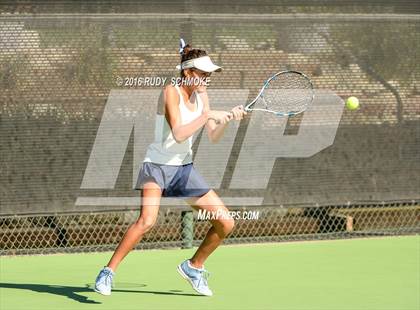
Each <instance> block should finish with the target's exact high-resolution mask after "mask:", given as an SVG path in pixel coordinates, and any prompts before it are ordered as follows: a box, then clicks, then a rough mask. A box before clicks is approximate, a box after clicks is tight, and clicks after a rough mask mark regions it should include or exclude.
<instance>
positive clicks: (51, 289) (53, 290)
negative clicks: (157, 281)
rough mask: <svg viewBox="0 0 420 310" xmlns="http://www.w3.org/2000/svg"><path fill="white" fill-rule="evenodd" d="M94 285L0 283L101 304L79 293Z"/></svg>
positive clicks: (186, 294)
mask: <svg viewBox="0 0 420 310" xmlns="http://www.w3.org/2000/svg"><path fill="white" fill-rule="evenodd" d="M136 286H137V287H139V286H142V287H144V286H146V285H145V284H138V285H136ZM92 287H93V286H92V285H89V284H86V285H85V287H80V286H62V285H48V284H17V283H0V288H10V289H19V290H30V291H34V292H37V293H49V294H54V295H61V296H65V297H68V298H70V299H73V300H75V301H78V302H80V303H84V304H101V302H98V301H95V300H92V299H89V297H86V296H83V295H80V294H77V293H92V292H93V289H92ZM112 292H113V293H140V294H156V295H178V296H192V297H202V296H201V295H197V294H188V293H182V291H180V290H169V291H147V290H125V289H113V290H112Z"/></svg>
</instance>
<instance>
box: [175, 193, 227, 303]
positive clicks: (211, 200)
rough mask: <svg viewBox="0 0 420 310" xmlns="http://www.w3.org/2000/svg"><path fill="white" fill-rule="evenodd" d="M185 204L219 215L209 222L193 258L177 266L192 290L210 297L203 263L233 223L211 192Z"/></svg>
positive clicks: (217, 197)
mask: <svg viewBox="0 0 420 310" xmlns="http://www.w3.org/2000/svg"><path fill="white" fill-rule="evenodd" d="M187 202H188V203H189V204H190V205H191V206H192V207H193V208H194V209H196V210H204V211H206V212H215V214H216V215H221V216H220V217H218V218H216V219H214V220H211V223H212V227H211V228H210V229H209V231H208V232H207V235H206V237H205V238H204V240H203V242H202V243H201V244H200V246H199V248H198V249H197V251H196V252H195V254H194V256H193V257H192V258H191V259H187V260H185V261H184V262H182V263H181V264H180V265H179V266H178V272H179V273H180V274H181V275H182V276H183V277H184V278H185V279H186V280H187V281H188V282H189V283H190V284H191V286H192V287H193V289H194V290H196V291H197V292H198V293H200V294H202V295H206V296H211V295H213V292H212V291H211V290H210V288H209V286H208V284H207V277H208V272H207V270H205V269H204V261H205V260H206V259H207V258H208V257H209V255H210V254H211V253H212V252H213V251H214V250H215V249H216V248H217V247H218V246H219V245H220V244H221V243H222V241H223V239H225V238H226V236H227V235H228V234H229V233H230V232H231V231H232V229H233V225H234V221H233V219H232V217H230V216H229V214H228V213H227V212H228V209H227V208H226V207H225V205H224V204H223V202H222V201H221V199H220V198H219V196H217V194H216V193H215V192H214V191H213V190H210V191H209V192H207V194H205V195H204V196H202V197H199V198H189V199H187Z"/></svg>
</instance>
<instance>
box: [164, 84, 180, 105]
mask: <svg viewBox="0 0 420 310" xmlns="http://www.w3.org/2000/svg"><path fill="white" fill-rule="evenodd" d="M163 95H164V98H165V103H166V104H178V103H179V96H178V92H177V90H176V89H175V86H173V85H167V86H165V88H164V89H163Z"/></svg>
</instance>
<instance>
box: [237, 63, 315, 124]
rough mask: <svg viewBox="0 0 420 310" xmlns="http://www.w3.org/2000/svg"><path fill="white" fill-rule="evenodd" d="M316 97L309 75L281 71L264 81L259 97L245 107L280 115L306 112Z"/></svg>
mask: <svg viewBox="0 0 420 310" xmlns="http://www.w3.org/2000/svg"><path fill="white" fill-rule="evenodd" d="M314 97H315V93H314V89H313V84H312V82H311V80H310V79H309V77H308V76H306V75H305V74H303V73H302V72H298V71H290V70H288V71H280V72H277V73H276V74H274V75H273V76H271V77H270V78H269V79H267V80H266V81H265V82H264V85H263V87H262V88H261V90H260V92H259V93H258V95H257V97H255V99H254V100H252V101H251V102H250V103H248V104H247V105H246V107H245V111H246V112H253V111H262V112H269V113H272V114H274V115H277V116H279V117H283V116H295V115H297V114H300V113H302V112H304V111H305V110H306V109H307V108H308V107H309V106H310V104H311V103H312V102H313V100H314Z"/></svg>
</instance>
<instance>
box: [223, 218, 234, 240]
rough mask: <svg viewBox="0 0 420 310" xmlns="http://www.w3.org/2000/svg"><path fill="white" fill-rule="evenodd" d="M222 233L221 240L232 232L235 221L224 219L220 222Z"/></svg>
mask: <svg viewBox="0 0 420 310" xmlns="http://www.w3.org/2000/svg"><path fill="white" fill-rule="evenodd" d="M221 224H222V232H223V238H225V237H227V235H229V234H230V233H231V231H232V230H233V227H234V226H235V221H234V220H233V218H229V219H225V220H223V221H222V223H221Z"/></svg>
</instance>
